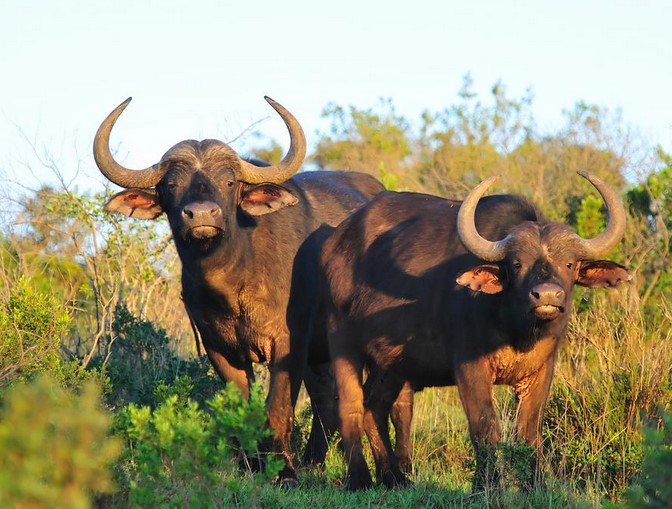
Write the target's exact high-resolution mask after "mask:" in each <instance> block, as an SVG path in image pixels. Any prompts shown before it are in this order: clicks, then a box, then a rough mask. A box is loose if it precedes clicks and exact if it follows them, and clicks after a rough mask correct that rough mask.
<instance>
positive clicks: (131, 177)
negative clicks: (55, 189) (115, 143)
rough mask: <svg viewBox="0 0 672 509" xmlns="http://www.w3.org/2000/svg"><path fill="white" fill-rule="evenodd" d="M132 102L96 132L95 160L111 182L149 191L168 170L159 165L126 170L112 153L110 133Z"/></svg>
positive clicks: (129, 99) (115, 112)
mask: <svg viewBox="0 0 672 509" xmlns="http://www.w3.org/2000/svg"><path fill="white" fill-rule="evenodd" d="M130 102H131V98H130V97H129V98H128V99H126V100H125V101H124V102H123V103H121V104H120V105H119V106H117V107H116V108H115V109H114V110H113V111H112V113H110V114H109V115H108V116H107V118H106V119H105V120H103V123H102V124H100V127H99V128H98V131H97V132H96V137H95V138H94V140H93V158H94V159H95V160H96V164H97V165H98V169H99V170H100V172H101V173H102V174H103V175H105V176H106V177H107V178H108V180H110V181H111V182H113V183H115V184H117V185H118V186H121V187H125V188H131V187H137V188H141V189H147V188H149V187H152V186H155V185H156V184H158V183H159V181H160V180H161V179H162V178H163V175H164V174H165V171H166V170H165V169H164V170H161V169H159V165H158V164H155V165H153V166H150V167H149V168H145V169H144V170H130V169H128V168H124V167H123V166H122V165H120V164H119V163H118V162H117V161H115V160H114V157H113V156H112V152H111V151H110V132H112V128H113V127H114V124H115V122H116V121H117V119H118V118H119V115H121V113H122V112H123V111H124V110H125V109H126V106H128V103H130Z"/></svg>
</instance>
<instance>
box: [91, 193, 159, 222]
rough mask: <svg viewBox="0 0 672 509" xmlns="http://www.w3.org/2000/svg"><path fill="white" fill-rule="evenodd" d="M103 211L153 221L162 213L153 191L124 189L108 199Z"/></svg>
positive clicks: (157, 196)
mask: <svg viewBox="0 0 672 509" xmlns="http://www.w3.org/2000/svg"><path fill="white" fill-rule="evenodd" d="M104 210H105V212H119V213H120V214H125V215H127V216H129V217H135V218H138V219H155V218H157V217H158V216H159V215H161V212H163V209H162V208H161V205H160V204H159V195H158V194H157V192H156V191H155V190H154V189H126V190H124V191H122V192H120V193H117V194H115V195H114V196H113V197H112V198H110V200H109V201H108V202H107V203H106V204H105V208H104Z"/></svg>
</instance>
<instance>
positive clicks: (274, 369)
mask: <svg viewBox="0 0 672 509" xmlns="http://www.w3.org/2000/svg"><path fill="white" fill-rule="evenodd" d="M288 343H289V341H288V340H287V341H284V342H283V341H278V342H276V344H275V345H274V348H273V352H272V355H271V359H270V360H269V371H270V386H269V391H268V399H267V400H266V409H267V413H268V424H269V426H270V428H271V430H272V432H273V446H272V450H273V452H274V453H277V454H280V455H282V457H283V459H284V461H285V467H284V468H283V469H282V470H281V472H280V474H279V481H280V483H281V484H282V485H284V486H287V487H293V486H295V485H296V483H297V480H296V469H295V466H294V460H293V454H292V451H291V445H290V439H291V433H292V427H293V426H294V403H295V401H296V398H297V395H298V392H299V388H300V387H301V382H302V380H301V366H302V364H301V362H300V359H296V358H294V357H293V356H291V355H290V352H289V345H288Z"/></svg>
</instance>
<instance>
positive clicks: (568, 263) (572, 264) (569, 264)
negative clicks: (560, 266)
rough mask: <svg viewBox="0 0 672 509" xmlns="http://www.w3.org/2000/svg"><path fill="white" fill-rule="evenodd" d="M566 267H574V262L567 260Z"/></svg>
mask: <svg viewBox="0 0 672 509" xmlns="http://www.w3.org/2000/svg"><path fill="white" fill-rule="evenodd" d="M566 265H567V268H568V269H570V270H571V269H573V268H574V263H573V262H567V263H566Z"/></svg>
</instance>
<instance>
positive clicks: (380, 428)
mask: <svg viewBox="0 0 672 509" xmlns="http://www.w3.org/2000/svg"><path fill="white" fill-rule="evenodd" d="M403 386H404V380H403V379H402V378H400V377H398V376H395V375H393V374H392V373H391V372H390V371H387V372H382V371H379V370H374V371H372V372H371V373H370V374H369V378H368V379H367V381H366V385H365V387H364V391H365V392H364V394H365V398H366V403H365V412H364V430H365V431H366V435H367V437H368V439H369V443H370V444H371V449H372V451H373V457H374V460H375V462H376V478H377V480H378V482H381V483H383V484H384V485H385V486H387V487H390V488H393V487H396V486H403V485H406V484H408V480H407V479H406V476H405V475H404V473H403V472H402V471H401V469H400V468H399V465H398V463H397V459H396V456H395V454H394V451H393V449H392V442H391V441H390V429H389V418H390V412H391V409H392V405H393V403H394V402H395V400H396V399H397V397H398V396H399V393H400V391H401V389H402V387H403Z"/></svg>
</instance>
